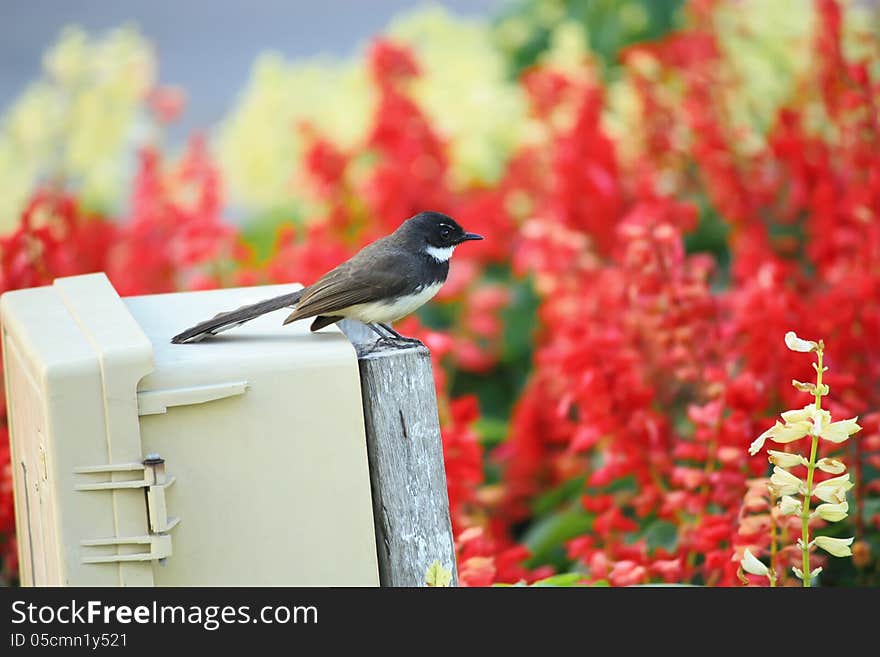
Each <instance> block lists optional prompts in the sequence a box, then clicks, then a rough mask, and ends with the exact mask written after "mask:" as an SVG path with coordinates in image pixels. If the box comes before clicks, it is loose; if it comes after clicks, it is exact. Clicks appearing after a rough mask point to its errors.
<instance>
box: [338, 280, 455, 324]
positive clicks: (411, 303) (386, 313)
mask: <svg viewBox="0 0 880 657" xmlns="http://www.w3.org/2000/svg"><path fill="white" fill-rule="evenodd" d="M442 285H443V283H434V284H433V285H429V286H428V287H425V288H424V289H422V290H420V291H418V292H416V293H415V294H411V295H409V296H406V297H400V298H399V299H396V300H395V301H394V302H393V303H388V302H384V301H370V302H369V303H359V304H357V305H356V306H350V307H349V308H346V309H345V310H342V311H339V312H336V313H333V314H334V315H341V316H342V317H348V318H350V319H357V320H360V321H361V322H367V323H369V322H384V323H388V322H393V321H396V320H398V319H400V318H401V317H406V316H407V315H409V314H410V313H412V312H414V311H415V310H416V309H417V308H418V307H419V306H421V305H423V304H424V303H426V302H427V301H429V300H430V299H431V298H432V297H433V296H434V295H435V294H437V291H438V290H439V289H440V287H441V286H442Z"/></svg>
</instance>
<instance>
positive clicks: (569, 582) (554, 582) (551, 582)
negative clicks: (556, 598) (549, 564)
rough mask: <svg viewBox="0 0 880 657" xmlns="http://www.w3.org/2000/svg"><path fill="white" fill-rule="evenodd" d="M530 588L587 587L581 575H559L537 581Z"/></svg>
mask: <svg viewBox="0 0 880 657" xmlns="http://www.w3.org/2000/svg"><path fill="white" fill-rule="evenodd" d="M532 586H587V584H586V582H585V581H584V575H583V574H582V573H560V574H558V575H551V576H550V577H545V578H544V579H539V580H538V581H536V582H533V583H532Z"/></svg>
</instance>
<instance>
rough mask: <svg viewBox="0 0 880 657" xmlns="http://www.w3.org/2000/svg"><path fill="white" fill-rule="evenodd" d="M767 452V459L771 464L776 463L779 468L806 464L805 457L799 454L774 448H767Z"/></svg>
mask: <svg viewBox="0 0 880 657" xmlns="http://www.w3.org/2000/svg"><path fill="white" fill-rule="evenodd" d="M767 453H768V454H769V455H770V456H769V458H768V459H767V460H768V461H770V463H772V464H773V465H778V466H779V467H780V468H793V467H794V466H796V465H808V462H807V459H805V458H804V457H803V456H801V455H800V454H789V453H788V452H777V451H776V450H774V449H768V450H767Z"/></svg>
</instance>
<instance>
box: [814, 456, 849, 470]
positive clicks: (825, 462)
mask: <svg viewBox="0 0 880 657" xmlns="http://www.w3.org/2000/svg"><path fill="white" fill-rule="evenodd" d="M816 467H817V468H819V469H820V470H821V471H822V472H827V473H828V474H840V473H841V472H846V466H845V465H844V464H843V461H838V460H837V459H830V458H824V459H819V460H818V461H817V462H816Z"/></svg>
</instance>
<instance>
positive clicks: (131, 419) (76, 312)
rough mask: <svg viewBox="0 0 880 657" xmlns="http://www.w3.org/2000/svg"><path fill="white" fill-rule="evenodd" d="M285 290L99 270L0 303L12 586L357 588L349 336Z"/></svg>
mask: <svg viewBox="0 0 880 657" xmlns="http://www.w3.org/2000/svg"><path fill="white" fill-rule="evenodd" d="M294 289H296V286H264V287H253V288H239V289H228V290H216V291H208V292H190V293H178V294H162V295H150V296H142V297H130V298H120V297H119V296H118V294H117V293H116V291H115V290H114V289H113V287H112V285H111V284H110V282H109V281H108V280H107V278H106V277H105V276H104V275H103V274H90V275H86V276H75V277H69V278H61V279H58V280H56V281H55V283H54V285H51V286H46V287H41V288H33V289H27V290H17V291H13V292H8V293H6V294H4V295H3V297H2V299H0V320H2V332H3V340H2V342H3V362H4V370H5V372H4V374H5V383H6V394H7V404H8V410H9V421H10V437H11V444H12V468H13V479H14V483H15V503H16V522H17V537H18V546H19V556H20V572H21V580H22V584H24V585H36V586H42V585H60V586H66V585H80V586H92V585H94V586H117V585H121V586H130V585H136V586H178V585H196V586H200V585H268V586H273V585H293V586H296V585H301V586H311V585H320V586H340V585H342V586H376V585H378V582H379V579H378V566H377V556H376V545H375V536H374V529H373V514H372V507H371V497H370V479H369V471H368V465H367V454H366V445H365V433H364V419H363V411H362V406H361V394H360V380H359V376H358V365H357V359H356V355H355V351H354V349H353V348H352V346H351V344H350V343H349V342H348V340H347V339H346V338H345V336H344V335H343V334H342V333H341V332H339V331H338V330H335V329H330V330H326V329H325V331H322V332H321V333H318V334H310V333H309V331H308V325H309V322H307V321H304V322H295V323H294V324H291V325H288V326H286V327H282V326H281V321H282V320H283V316H284V311H279V312H275V313H270V314H268V315H264V316H263V317H260V318H258V319H256V320H254V321H252V322H250V323H248V324H245V325H243V326H241V327H239V328H237V329H235V330H234V331H230V332H228V333H225V334H223V335H221V336H218V337H217V338H215V339H213V340H210V341H205V342H201V343H196V344H189V345H172V344H170V342H169V339H170V338H171V336H172V335H174V334H176V333H178V332H179V331H180V330H181V329H183V328H185V327H187V326H190V325H192V324H194V323H195V322H197V321H200V320H202V319H205V318H206V317H210V316H212V315H213V314H215V313H217V312H219V311H222V310H228V309H232V308H236V307H238V306H241V305H244V304H246V303H251V302H254V301H259V300H261V299H265V298H268V297H271V296H274V295H276V294H282V293H284V292H289V291H292V290H294Z"/></svg>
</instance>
